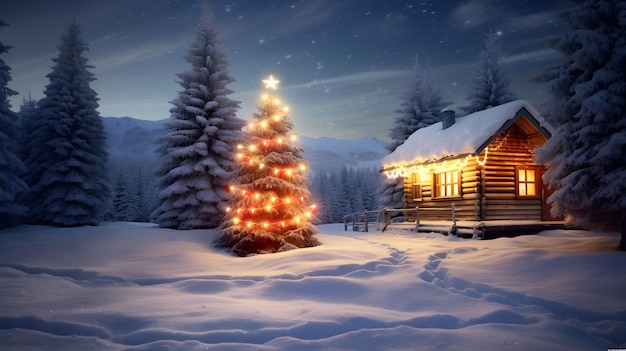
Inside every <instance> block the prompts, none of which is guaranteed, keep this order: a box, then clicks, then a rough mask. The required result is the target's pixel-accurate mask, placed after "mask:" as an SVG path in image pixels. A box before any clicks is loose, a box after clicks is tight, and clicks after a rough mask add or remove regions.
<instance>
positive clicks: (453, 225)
mask: <svg viewBox="0 0 626 351" xmlns="http://www.w3.org/2000/svg"><path fill="white" fill-rule="evenodd" d="M451 207H452V228H450V234H452V235H456V232H457V230H456V214H455V213H454V204H452V206H451Z"/></svg>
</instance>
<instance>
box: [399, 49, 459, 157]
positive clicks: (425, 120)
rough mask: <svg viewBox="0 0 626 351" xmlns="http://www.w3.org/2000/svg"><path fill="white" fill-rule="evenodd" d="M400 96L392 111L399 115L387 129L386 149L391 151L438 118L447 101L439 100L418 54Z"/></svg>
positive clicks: (437, 93)
mask: <svg viewBox="0 0 626 351" xmlns="http://www.w3.org/2000/svg"><path fill="white" fill-rule="evenodd" d="M401 99H402V103H401V105H400V108H399V109H398V110H396V111H395V113H396V114H398V117H397V118H396V119H395V121H394V126H393V128H392V129H391V130H390V133H389V137H390V138H391V143H389V145H388V146H387V149H388V150H389V151H394V150H395V149H396V148H397V147H398V146H399V145H401V144H402V143H404V142H405V141H406V139H407V138H408V137H409V136H411V134H413V133H414V132H415V131H416V130H418V129H420V128H424V127H428V126H429V125H432V124H435V123H437V122H440V121H441V118H442V116H441V111H442V110H443V109H444V108H445V107H446V106H448V105H450V103H447V102H444V101H443V100H442V98H441V92H440V90H439V88H438V87H437V86H436V84H435V81H434V79H433V77H432V74H431V72H430V71H428V70H425V69H424V68H422V66H421V65H420V63H419V60H418V59H417V58H415V63H414V65H413V80H412V81H411V82H410V85H409V89H407V92H406V93H405V94H404V95H403V96H402V97H401Z"/></svg>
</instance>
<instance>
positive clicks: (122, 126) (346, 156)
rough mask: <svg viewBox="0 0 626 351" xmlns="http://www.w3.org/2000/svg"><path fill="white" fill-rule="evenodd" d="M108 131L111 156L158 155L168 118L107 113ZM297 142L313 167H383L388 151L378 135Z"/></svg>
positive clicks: (139, 157)
mask: <svg viewBox="0 0 626 351" xmlns="http://www.w3.org/2000/svg"><path fill="white" fill-rule="evenodd" d="M102 120H103V122H104V127H105V130H106V132H107V134H108V137H109V140H108V144H109V153H110V156H111V158H122V159H147V158H156V157H157V154H156V153H155V150H156V147H157V145H156V143H155V140H156V138H158V137H159V136H160V135H161V134H162V133H163V131H164V128H165V127H164V123H165V121H166V120H160V121H146V120H140V119H135V118H132V117H103V118H102ZM297 144H298V145H299V146H301V147H302V148H304V150H305V151H304V154H303V156H304V158H305V159H306V160H307V161H309V168H310V169H312V170H334V169H338V168H341V167H343V166H346V167H348V168H350V167H351V168H380V165H381V160H382V158H383V157H384V156H385V155H386V154H387V149H386V148H385V146H386V145H387V143H386V142H385V141H382V140H380V139H378V138H376V137H365V138H361V139H357V140H345V139H334V138H328V137H321V138H311V137H307V136H300V138H299V139H298V142H297Z"/></svg>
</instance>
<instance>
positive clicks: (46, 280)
mask: <svg viewBox="0 0 626 351" xmlns="http://www.w3.org/2000/svg"><path fill="white" fill-rule="evenodd" d="M319 228H320V232H321V233H322V234H320V235H319V238H320V240H321V241H322V242H323V245H322V246H319V247H315V248H310V249H301V250H295V251H290V252H286V253H279V254H271V255H261V256H255V257H246V258H238V257H233V256H230V255H229V254H227V253H225V252H223V251H220V250H218V249H215V248H213V247H212V245H211V242H212V240H213V239H214V238H215V236H216V232H215V231H209V230H194V231H173V230H167V229H160V228H158V227H156V226H155V225H151V224H132V223H106V224H103V225H101V226H97V227H79V228H51V227H45V226H21V227H18V228H14V229H9V230H3V231H0V349H2V350H13V351H14V350H185V351H187V350H464V351H465V350H551V351H554V350H607V349H610V348H626V294H625V292H626V274H625V272H626V254H624V253H619V252H616V251H615V248H616V247H617V245H618V242H619V237H618V236H617V235H609V234H595V233H590V232H584V231H563V230H560V231H549V232H543V233H541V234H540V235H533V236H523V237H517V238H501V239H496V240H489V241H480V240H464V239H458V238H456V237H445V236H442V235H439V234H415V233H412V232H403V231H395V232H388V233H384V234H381V233H379V232H374V233H369V234H368V233H355V232H344V231H343V225H322V226H320V227H319Z"/></svg>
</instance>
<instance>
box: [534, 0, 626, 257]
mask: <svg viewBox="0 0 626 351" xmlns="http://www.w3.org/2000/svg"><path fill="white" fill-rule="evenodd" d="M575 3H576V7H574V8H573V9H571V10H569V11H567V12H564V13H563V14H562V16H563V18H564V20H565V22H566V23H567V24H568V25H569V31H568V32H566V33H564V34H563V35H561V36H560V37H559V38H557V39H555V40H554V41H553V42H552V43H551V46H552V47H553V48H554V49H556V50H558V51H560V52H561V53H562V54H564V60H563V62H562V63H561V64H560V65H558V66H555V67H553V68H551V69H548V70H547V71H546V72H545V73H544V75H543V76H542V77H541V78H540V80H543V81H547V82H549V84H550V88H551V90H552V93H553V95H554V98H555V100H556V103H557V104H558V107H559V108H556V109H555V110H554V112H555V115H554V117H555V121H556V122H557V123H559V124H560V125H559V126H558V128H557V131H556V133H555V135H554V136H553V137H552V138H551V139H550V140H548V142H546V144H544V145H543V147H542V148H540V149H539V150H538V151H537V156H536V158H537V161H538V162H541V163H545V164H546V165H547V166H548V170H547V172H546V173H545V175H544V181H546V182H548V184H549V186H550V187H551V188H553V189H556V190H555V192H554V194H552V196H550V197H549V199H548V201H549V202H550V203H552V205H553V206H552V212H553V214H554V215H563V216H565V219H566V221H567V222H568V223H570V224H573V225H575V226H580V227H583V228H592V229H604V230H606V229H609V230H620V231H621V232H622V240H621V243H620V245H619V249H620V250H622V251H626V216H624V213H625V211H626V162H625V161H626V158H625V156H624V155H626V2H624V1H619V0H600V1H598V0H577V1H575Z"/></svg>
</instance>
